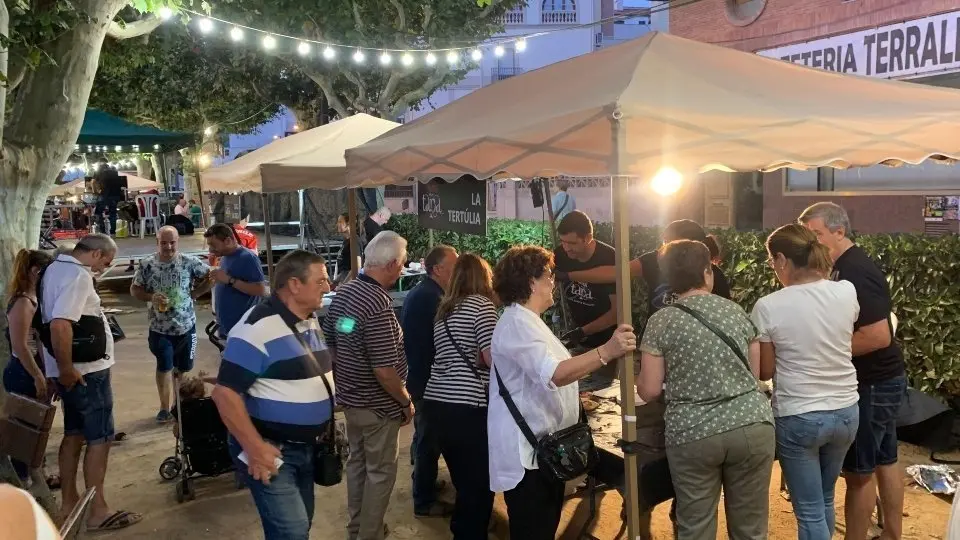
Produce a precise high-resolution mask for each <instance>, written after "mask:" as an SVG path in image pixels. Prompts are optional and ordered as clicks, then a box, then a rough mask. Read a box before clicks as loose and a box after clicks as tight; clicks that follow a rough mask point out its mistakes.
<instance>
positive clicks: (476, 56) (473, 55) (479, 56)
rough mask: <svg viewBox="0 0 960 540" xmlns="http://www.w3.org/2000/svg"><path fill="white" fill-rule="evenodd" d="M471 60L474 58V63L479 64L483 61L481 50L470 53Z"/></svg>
mask: <svg viewBox="0 0 960 540" xmlns="http://www.w3.org/2000/svg"><path fill="white" fill-rule="evenodd" d="M470 58H473V61H474V62H479V61H480V60H482V59H483V53H482V52H480V49H474V50H473V51H472V52H471V53H470Z"/></svg>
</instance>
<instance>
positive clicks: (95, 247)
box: [73, 233, 117, 253]
mask: <svg viewBox="0 0 960 540" xmlns="http://www.w3.org/2000/svg"><path fill="white" fill-rule="evenodd" d="M73 250H74V251H79V252H81V253H89V252H93V251H101V252H103V253H116V252H117V243H116V242H114V241H113V238H110V237H109V236H107V235H106V234H103V233H96V234H88V235H86V236H84V237H83V238H81V239H80V241H79V242H77V246H76V247H75V248H73Z"/></svg>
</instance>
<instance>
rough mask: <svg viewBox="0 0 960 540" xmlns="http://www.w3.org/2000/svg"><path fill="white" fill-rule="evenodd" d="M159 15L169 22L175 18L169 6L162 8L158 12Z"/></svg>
mask: <svg viewBox="0 0 960 540" xmlns="http://www.w3.org/2000/svg"><path fill="white" fill-rule="evenodd" d="M157 15H159V16H160V18H161V19H163V20H167V19H169V18H170V17H173V10H172V9H170V8H168V7H167V6H163V7H162V8H160V9H158V10H157Z"/></svg>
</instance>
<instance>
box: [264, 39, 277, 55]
mask: <svg viewBox="0 0 960 540" xmlns="http://www.w3.org/2000/svg"><path fill="white" fill-rule="evenodd" d="M276 46H277V39H276V38H275V37H273V36H264V38H263V48H264V49H267V50H268V51H269V50H270V49H273V48H274V47H276Z"/></svg>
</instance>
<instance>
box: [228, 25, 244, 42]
mask: <svg viewBox="0 0 960 540" xmlns="http://www.w3.org/2000/svg"><path fill="white" fill-rule="evenodd" d="M230 39H232V40H234V41H243V30H241V29H240V28H238V27H236V26H234V27H233V28H232V29H231V30H230Z"/></svg>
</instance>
